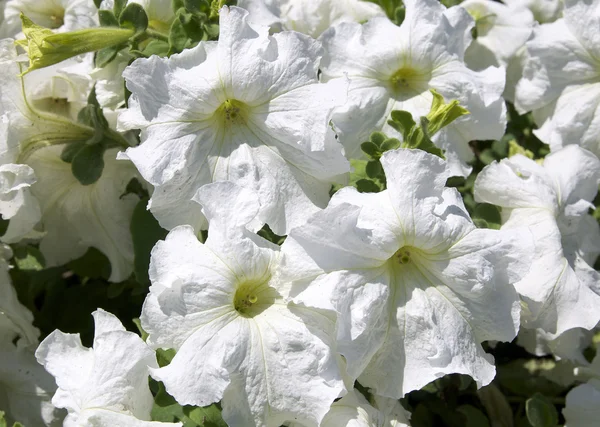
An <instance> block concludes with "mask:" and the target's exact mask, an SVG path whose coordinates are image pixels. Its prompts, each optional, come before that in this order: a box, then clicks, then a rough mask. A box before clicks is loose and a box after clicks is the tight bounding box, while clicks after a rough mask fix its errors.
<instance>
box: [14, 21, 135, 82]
mask: <svg viewBox="0 0 600 427" xmlns="http://www.w3.org/2000/svg"><path fill="white" fill-rule="evenodd" d="M21 22H22V25H23V33H24V34H25V37H26V38H25V39H24V40H17V41H16V42H15V43H16V44H17V45H19V46H22V47H23V48H24V49H25V51H26V52H27V55H28V56H29V68H28V69H27V70H26V71H25V72H24V73H23V74H26V73H28V72H29V71H31V70H36V69H39V68H44V67H48V66H50V65H54V64H58V63H59V62H62V61H64V60H65V59H69V58H72V57H73V56H77V55H80V54H82V53H88V52H95V51H97V50H100V49H103V48H106V47H111V46H116V45H119V44H121V43H124V42H126V41H128V40H129V39H130V38H131V37H133V36H134V34H135V30H134V29H123V28H113V27H98V28H86V29H83V30H77V31H70V32H67V33H54V32H52V30H49V29H48V28H44V27H41V26H39V25H36V24H34V23H33V21H31V19H29V18H28V17H26V16H25V15H23V14H21Z"/></svg>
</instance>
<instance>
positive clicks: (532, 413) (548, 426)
mask: <svg viewBox="0 0 600 427" xmlns="http://www.w3.org/2000/svg"><path fill="white" fill-rule="evenodd" d="M525 410H526V412H527V419H528V420H529V422H530V423H531V425H532V426H533V427H554V426H556V425H557V424H558V412H557V411H556V407H555V406H554V404H552V402H550V400H549V399H548V398H547V397H546V396H544V395H543V394H541V393H536V394H534V395H533V396H532V397H531V398H529V399H527V402H525Z"/></svg>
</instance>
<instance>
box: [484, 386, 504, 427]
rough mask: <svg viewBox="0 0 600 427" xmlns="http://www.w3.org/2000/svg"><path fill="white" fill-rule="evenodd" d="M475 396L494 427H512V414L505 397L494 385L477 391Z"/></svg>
mask: <svg viewBox="0 0 600 427" xmlns="http://www.w3.org/2000/svg"><path fill="white" fill-rule="evenodd" d="M477 396H479V399H480V400H481V403H482V404H483V406H484V407H485V410H486V412H487V414H488V416H489V418H490V420H494V427H513V412H512V409H511V408H510V405H509V404H508V401H507V400H506V397H505V396H504V395H503V394H502V392H501V391H500V390H499V389H498V387H496V385H495V384H494V383H491V384H488V385H487V386H485V387H482V388H480V389H479V390H477Z"/></svg>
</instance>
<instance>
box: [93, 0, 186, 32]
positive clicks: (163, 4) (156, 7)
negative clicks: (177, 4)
mask: <svg viewBox="0 0 600 427" xmlns="http://www.w3.org/2000/svg"><path fill="white" fill-rule="evenodd" d="M129 3H137V4H139V5H140V6H142V7H143V8H144V11H145V12H146V15H147V16H148V27H150V28H151V29H153V30H156V31H159V32H162V33H164V34H165V35H168V34H169V31H170V29H171V24H172V23H173V19H175V11H174V10H173V4H174V3H173V1H172V0H127V1H126V4H129ZM114 4H115V2H114V0H103V1H102V3H101V4H100V9H101V10H112V9H113V7H114Z"/></svg>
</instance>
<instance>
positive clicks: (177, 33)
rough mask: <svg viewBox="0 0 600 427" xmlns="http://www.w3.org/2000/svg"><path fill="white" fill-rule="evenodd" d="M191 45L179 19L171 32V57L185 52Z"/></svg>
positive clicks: (175, 20)
mask: <svg viewBox="0 0 600 427" xmlns="http://www.w3.org/2000/svg"><path fill="white" fill-rule="evenodd" d="M190 43H191V40H190V38H189V37H188V35H187V31H186V30H185V28H184V26H183V24H182V23H181V21H180V20H179V18H176V19H174V20H173V23H172V24H171V30H170V32H169V55H172V54H174V53H179V52H183V50H184V49H185V48H186V47H188V45H189V44H190Z"/></svg>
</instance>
